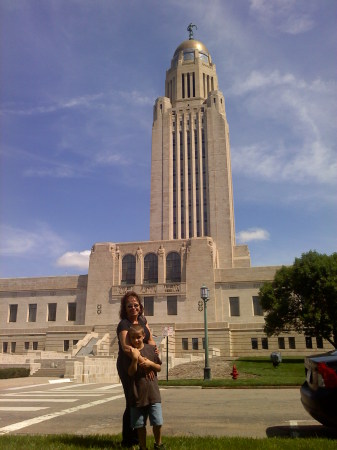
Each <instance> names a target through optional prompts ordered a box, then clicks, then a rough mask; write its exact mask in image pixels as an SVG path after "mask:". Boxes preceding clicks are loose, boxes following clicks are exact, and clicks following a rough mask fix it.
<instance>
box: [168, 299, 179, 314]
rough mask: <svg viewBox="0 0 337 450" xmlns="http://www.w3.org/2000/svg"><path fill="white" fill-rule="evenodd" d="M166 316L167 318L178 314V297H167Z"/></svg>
mask: <svg viewBox="0 0 337 450" xmlns="http://www.w3.org/2000/svg"><path fill="white" fill-rule="evenodd" d="M167 314H168V315H169V316H176V315H177V314H178V297H177V296H176V295H171V296H170V297H167Z"/></svg>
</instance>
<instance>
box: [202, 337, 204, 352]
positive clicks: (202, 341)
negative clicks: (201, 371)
mask: <svg viewBox="0 0 337 450" xmlns="http://www.w3.org/2000/svg"><path fill="white" fill-rule="evenodd" d="M202 348H203V350H205V338H204V337H203V338H202Z"/></svg>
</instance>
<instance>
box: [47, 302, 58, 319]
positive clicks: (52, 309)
mask: <svg viewBox="0 0 337 450" xmlns="http://www.w3.org/2000/svg"><path fill="white" fill-rule="evenodd" d="M56 307H57V304H56V303H48V322H55V321H56Z"/></svg>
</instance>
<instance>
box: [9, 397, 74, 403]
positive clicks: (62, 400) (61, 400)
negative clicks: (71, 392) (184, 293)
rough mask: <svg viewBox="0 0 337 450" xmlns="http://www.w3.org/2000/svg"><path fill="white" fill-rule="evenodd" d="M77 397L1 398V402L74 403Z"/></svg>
mask: <svg viewBox="0 0 337 450" xmlns="http://www.w3.org/2000/svg"><path fill="white" fill-rule="evenodd" d="M76 400H77V399H76V398H21V397H20V398H0V402H6V403H7V402H48V403H73V402H76Z"/></svg>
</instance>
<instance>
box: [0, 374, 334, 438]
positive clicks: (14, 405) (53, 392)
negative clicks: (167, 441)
mask: <svg viewBox="0 0 337 450" xmlns="http://www.w3.org/2000/svg"><path fill="white" fill-rule="evenodd" d="M60 381H62V380H50V382H49V380H48V379H46V378H44V379H29V381H28V380H25V379H16V380H0V435H4V434H60V433H68V434H77V435H90V434H117V433H120V432H121V417H122V414H123V410H124V404H125V400H124V395H123V391H122V387H121V385H119V384H116V385H113V384H76V383H73V382H70V381H69V382H66V380H64V382H60ZM29 383H34V384H29ZM161 395H162V402H163V413H164V426H163V434H164V435H169V436H178V435H188V436H205V435H213V436H241V437H254V438H262V437H272V436H289V437H308V436H319V437H325V436H329V437H331V436H332V437H335V436H334V435H333V434H332V433H333V432H332V431H331V430H328V429H326V428H325V427H323V426H321V425H320V424H319V423H318V422H316V421H315V420H314V419H312V418H311V417H310V416H309V414H308V413H307V412H306V411H305V410H304V408H303V407H302V404H301V401H300V394H299V388H295V389H200V388H192V387H191V388H188V387H186V388H185V387H184V388H170V387H167V388H162V389H161ZM336 437H337V436H336Z"/></svg>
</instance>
